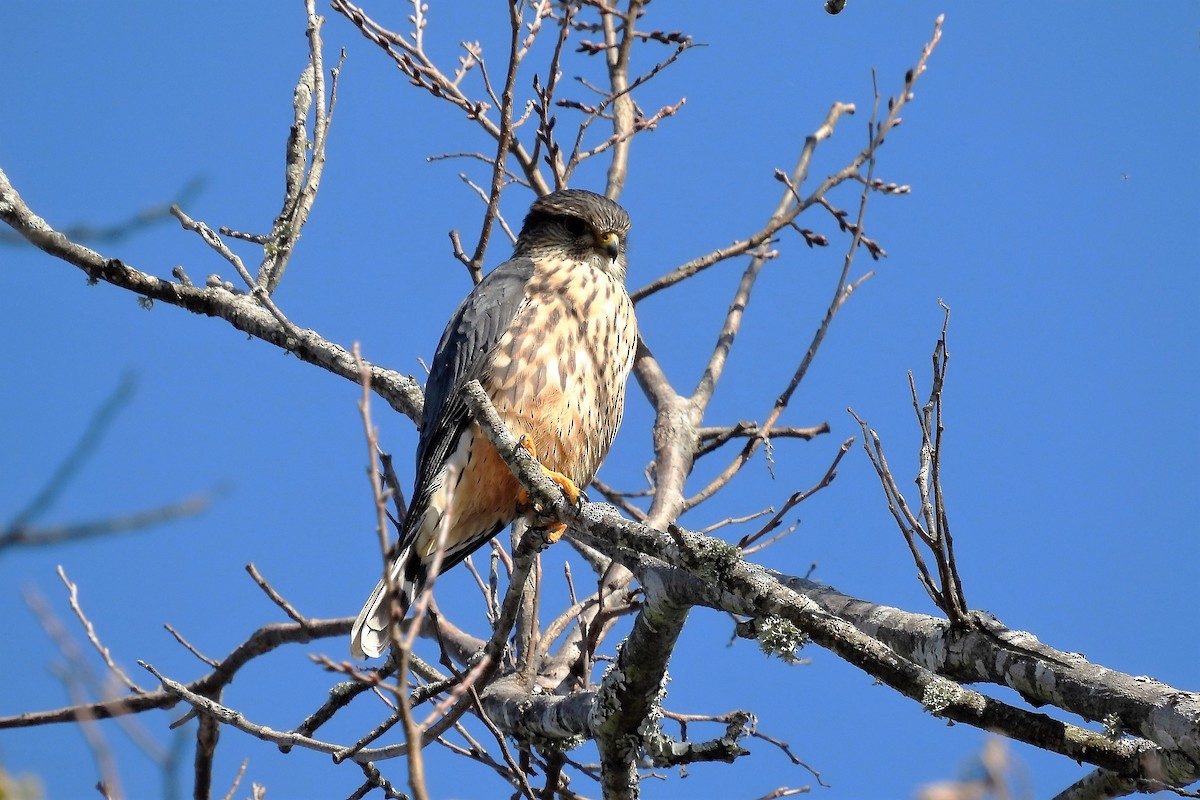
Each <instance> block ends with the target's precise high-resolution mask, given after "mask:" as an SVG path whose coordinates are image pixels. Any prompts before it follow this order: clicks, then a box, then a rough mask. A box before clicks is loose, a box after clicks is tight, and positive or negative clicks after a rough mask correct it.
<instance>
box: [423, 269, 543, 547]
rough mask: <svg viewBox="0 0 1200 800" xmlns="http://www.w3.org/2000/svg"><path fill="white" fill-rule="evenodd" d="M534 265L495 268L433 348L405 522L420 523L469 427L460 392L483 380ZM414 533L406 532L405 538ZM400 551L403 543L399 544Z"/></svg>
mask: <svg viewBox="0 0 1200 800" xmlns="http://www.w3.org/2000/svg"><path fill="white" fill-rule="evenodd" d="M533 271H534V264H533V261H532V260H530V259H528V258H514V259H511V260H509V261H506V262H504V263H503V264H501V265H500V266H498V267H496V268H495V269H494V270H492V271H491V272H490V273H488V275H487V277H485V278H484V279H483V280H482V281H481V282H480V283H479V285H478V286H476V287H475V289H474V290H473V291H472V292H471V293H470V294H469V295H467V297H466V299H465V300H463V301H462V304H461V305H459V307H458V310H457V311H455V312H454V316H452V317H451V318H450V322H449V324H447V325H446V330H445V331H444V332H443V333H442V340H441V342H439V343H438V348H437V352H436V353H435V354H434V357H433V365H432V366H431V367H430V370H429V380H428V381H426V382H425V411H424V414H423V415H422V417H421V438H420V441H419V442H418V444H417V480H416V486H417V492H416V496H414V497H413V499H412V505H413V507H412V508H411V509H410V510H409V514H408V518H409V519H410V520H414V521H415V520H418V519H420V515H421V514H422V513H423V512H424V510H425V506H426V504H427V503H428V499H429V498H428V493H429V491H430V490H431V489H432V488H433V483H434V480H435V479H436V477H437V474H438V471H439V470H440V469H441V467H442V464H444V463H445V461H446V458H447V457H448V456H449V454H450V451H451V450H453V449H454V447H455V446H456V445H457V443H458V438H459V436H461V435H462V433H463V431H465V430H466V429H467V427H468V426H469V425H470V424H471V411H470V409H469V408H468V407H467V405H466V402H465V401H464V400H463V398H462V394H461V392H460V390H461V388H462V386H463V384H465V383H467V382H468V381H471V380H477V379H480V378H482V377H483V375H484V373H485V371H486V369H487V367H488V365H489V364H490V363H491V357H492V353H493V351H494V350H495V347H496V344H497V343H498V342H499V341H500V339H501V338H503V336H504V334H505V333H507V332H508V329H509V328H510V327H511V326H512V322H513V320H514V319H515V318H516V316H517V312H518V311H519V310H520V309H521V307H522V306H523V305H524V304H525V303H526V302H527V297H526V292H525V290H526V287H527V286H528V284H529V280H530V278H531V277H532V276H533ZM413 534H414V531H412V530H411V529H408V530H406V531H405V536H404V537H403V538H404V539H406V540H407V539H408V538H410V537H411V536H412V535H413ZM400 544H401V547H403V546H404V545H406V544H408V542H407V541H403V542H401V543H400Z"/></svg>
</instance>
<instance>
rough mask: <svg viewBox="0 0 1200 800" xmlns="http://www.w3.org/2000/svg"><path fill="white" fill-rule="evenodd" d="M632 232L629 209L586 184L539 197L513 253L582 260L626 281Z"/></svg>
mask: <svg viewBox="0 0 1200 800" xmlns="http://www.w3.org/2000/svg"><path fill="white" fill-rule="evenodd" d="M628 234H629V214H627V213H625V209H623V208H621V207H620V206H619V205H617V204H616V203H614V202H613V201H612V200H609V199H608V198H607V197H604V196H603V195H599V194H596V193H595V192H589V191H587V190H585V189H562V190H560V191H557V192H553V193H551V194H548V195H546V196H545V197H540V198H538V199H537V200H536V201H534V204H533V205H532V206H531V207H530V209H529V214H528V215H526V217H525V224H524V225H523V226H521V235H520V236H518V237H517V245H516V248H515V249H514V251H513V255H515V256H527V257H537V256H552V257H553V256H557V257H559V258H568V259H570V260H572V261H582V262H584V263H587V264H590V265H592V266H594V267H595V268H596V269H600V270H603V271H605V272H608V273H610V274H612V275H613V276H615V277H616V278H617V279H619V280H622V281H623V280H625V239H626V236H627V235H628Z"/></svg>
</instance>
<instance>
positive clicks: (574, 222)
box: [563, 217, 591, 239]
mask: <svg viewBox="0 0 1200 800" xmlns="http://www.w3.org/2000/svg"><path fill="white" fill-rule="evenodd" d="M563 227H564V228H566V229H567V233H569V234H571V236H573V237H574V238H576V239H578V238H580V237H582V236H585V235H586V234H587V233H588V232H589V231H590V230H591V226H589V225H588V224H587V223H586V222H584V221H583V220H581V219H580V218H579V217H564V218H563Z"/></svg>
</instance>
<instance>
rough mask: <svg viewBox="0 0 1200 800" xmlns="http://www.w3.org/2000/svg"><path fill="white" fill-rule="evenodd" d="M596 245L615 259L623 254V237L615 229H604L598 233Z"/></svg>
mask: <svg viewBox="0 0 1200 800" xmlns="http://www.w3.org/2000/svg"><path fill="white" fill-rule="evenodd" d="M596 247H598V248H599V249H600V250H603V251H604V252H605V253H607V254H608V257H609V258H611V259H612V260H613V261H616V260H617V256H619V255H621V239H620V237H619V236H617V234H616V233H614V232H613V231H602V232H600V233H598V234H596Z"/></svg>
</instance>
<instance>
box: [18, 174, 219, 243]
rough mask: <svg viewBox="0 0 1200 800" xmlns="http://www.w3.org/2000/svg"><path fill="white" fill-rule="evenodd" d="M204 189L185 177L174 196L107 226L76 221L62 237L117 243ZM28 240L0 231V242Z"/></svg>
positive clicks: (162, 218)
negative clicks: (184, 181) (185, 180)
mask: <svg viewBox="0 0 1200 800" xmlns="http://www.w3.org/2000/svg"><path fill="white" fill-rule="evenodd" d="M203 189H204V179H203V178H201V177H199V176H196V177H194V178H191V179H189V180H188V181H187V182H186V183H185V184H184V185H183V186H182V187H180V189H179V191H178V192H176V193H175V195H174V197H173V198H172V199H171V200H169V201H168V202H166V203H159V204H158V205H153V206H149V207H147V208H144V209H142V210H141V211H138V212H137V213H136V214H134V215H132V216H131V217H129V218H127V219H125V220H123V221H121V222H115V223H113V224H111V225H91V224H87V223H79V224H75V225H68V226H67V227H65V228H63V229H62V234H63V236H65V237H67V238H68V239H70V240H71V241H74V242H84V243H88V244H93V245H100V244H120V243H121V242H122V241H124V240H125V239H127V238H129V237H130V236H133V235H135V234H137V233H140V232H141V231H143V230H145V229H147V228H149V227H151V226H153V225H157V224H158V223H160V222H166V221H168V220H169V219H170V218H171V206H173V205H187V204H190V203H191V202H192V201H194V200H195V199H196V198H197V197H198V196H199V195H200V192H201V191H203ZM28 244H29V240H28V239H27V238H26V237H24V236H21V235H20V234H19V233H18V232H16V231H6V230H0V245H10V246H24V245H28Z"/></svg>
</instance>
